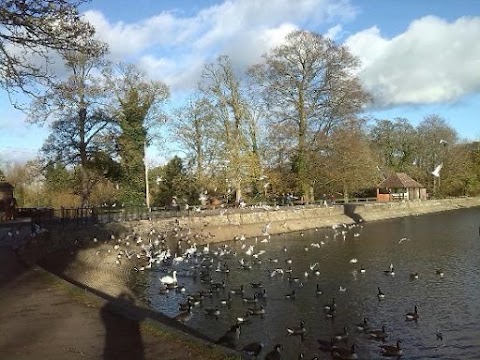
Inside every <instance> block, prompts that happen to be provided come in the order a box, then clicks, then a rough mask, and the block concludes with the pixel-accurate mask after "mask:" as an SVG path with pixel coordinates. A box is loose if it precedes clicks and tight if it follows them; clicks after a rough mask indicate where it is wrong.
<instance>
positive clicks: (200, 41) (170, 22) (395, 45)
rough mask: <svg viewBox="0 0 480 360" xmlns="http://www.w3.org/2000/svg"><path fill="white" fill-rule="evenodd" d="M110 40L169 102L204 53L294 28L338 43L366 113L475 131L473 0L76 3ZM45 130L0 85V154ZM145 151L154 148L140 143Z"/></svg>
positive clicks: (243, 49) (188, 86)
mask: <svg viewBox="0 0 480 360" xmlns="http://www.w3.org/2000/svg"><path fill="white" fill-rule="evenodd" d="M81 11H82V13H84V15H85V18H86V19H88V20H89V21H90V22H91V23H93V24H94V25H95V27H96V28H97V34H98V36H99V37H100V38H101V39H102V40H104V41H106V42H107V43H108V44H109V46H110V49H111V54H110V58H111V59H112V60H122V61H132V62H135V63H137V64H138V65H139V66H140V67H141V68H143V69H144V70H145V71H146V72H147V73H148V74H149V75H150V76H151V77H152V78H154V79H158V80H163V81H164V82H166V83H167V84H168V85H169V86H171V89H172V93H173V98H172V99H173V104H175V102H176V99H180V98H181V97H182V96H183V95H185V94H186V93H188V92H189V91H190V90H192V89H193V88H194V86H195V84H196V82H197V81H198V79H199V75H200V73H201V70H202V68H203V65H204V64H205V63H206V62H211V61H212V60H213V59H214V58H215V57H216V56H218V55H220V54H227V55H230V56H231V58H232V60H233V61H234V62H235V66H236V67H238V68H240V69H241V68H244V67H247V66H249V65H251V64H254V63H256V62H258V61H259V59H260V56H261V55H262V54H263V53H264V52H265V51H268V49H270V48H272V47H274V46H277V45H279V44H281V42H282V39H283V37H284V36H285V35H286V34H287V33H288V32H289V31H291V30H294V29H298V28H301V29H307V30H311V31H315V32H318V33H321V34H324V35H326V36H329V37H330V38H332V39H333V40H335V41H336V42H337V43H339V44H345V45H347V46H348V47H349V48H350V50H351V51H352V53H353V54H354V55H356V56H357V57H359V58H360V60H361V61H362V69H361V71H360V73H359V76H360V78H361V80H362V82H363V84H364V86H365V87H366V88H367V89H368V90H369V91H370V92H372V94H373V95H374V99H375V102H374V106H372V108H371V109H369V110H368V114H369V115H371V116H372V117H378V118H389V119H393V118H395V117H405V118H407V119H409V120H410V122H411V123H412V124H414V125H417V124H418V123H419V122H420V121H421V120H422V119H423V118H424V117H425V116H426V115H429V114H434V113H435V114H438V115H440V116H442V117H444V118H445V119H446V120H447V122H448V123H449V124H450V125H451V126H452V127H453V128H455V129H456V130H457V132H458V133H459V136H460V137H461V138H465V139H468V140H474V139H480V122H479V121H478V120H477V116H478V113H479V110H480V42H479V41H478V39H480V1H475V0H469V1H467V0H456V1H451V0H434V1H427V0H423V1H422V0H402V1H399V0H295V1H293V0H269V1H265V0H229V1H220V0H217V1H215V0H202V1H199V0H186V1H179V0H162V1H154V0H136V1H134V2H132V1H131V0H115V1H113V0H92V1H90V2H89V3H87V4H85V5H83V6H82V8H81ZM47 134H48V129H47V128H40V127H38V126H34V125H31V124H27V123H25V121H24V115H23V114H22V113H21V112H19V111H16V110H15V109H14V108H13V107H12V106H11V105H10V103H9V101H8V97H7V95H6V93H4V92H0V161H1V160H2V158H5V157H6V156H8V157H12V158H16V159H26V158H32V157H33V156H34V155H35V153H36V151H37V150H38V149H39V148H40V147H41V145H42V143H43V141H44V139H45V138H46V136H47ZM149 156H150V157H151V158H161V157H162V156H163V155H162V154H161V153H159V152H158V151H157V150H156V149H154V148H152V149H150V150H149Z"/></svg>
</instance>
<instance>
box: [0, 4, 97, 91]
mask: <svg viewBox="0 0 480 360" xmlns="http://www.w3.org/2000/svg"><path fill="white" fill-rule="evenodd" d="M84 2H85V1H84V0H5V1H2V2H1V4H0V26H1V28H2V31H0V86H1V87H3V88H5V89H8V90H12V89H15V88H20V89H21V90H22V91H25V92H27V93H30V94H33V93H34V92H35V89H34V88H32V87H31V85H35V83H36V82H37V81H40V80H47V79H48V78H49V76H50V75H51V73H50V72H49V65H50V64H51V63H50V60H51V57H52V51H53V52H55V51H62V52H65V51H77V52H82V53H89V52H92V51H95V50H96V48H95V47H91V46H90V45H91V38H92V36H93V34H94V29H93V27H92V26H91V25H90V24H88V23H87V22H85V21H83V20H82V19H81V16H80V15H79V13H78V10H77V7H78V6H79V5H80V4H82V3H84Z"/></svg>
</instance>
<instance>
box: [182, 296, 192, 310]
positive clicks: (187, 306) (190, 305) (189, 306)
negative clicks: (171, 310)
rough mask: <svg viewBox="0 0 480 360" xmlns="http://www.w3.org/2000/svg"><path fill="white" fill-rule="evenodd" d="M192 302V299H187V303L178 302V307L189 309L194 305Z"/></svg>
mask: <svg viewBox="0 0 480 360" xmlns="http://www.w3.org/2000/svg"><path fill="white" fill-rule="evenodd" d="M192 305H193V304H192V302H191V301H190V299H187V302H185V303H178V309H179V310H180V311H187V310H188V309H189V308H191V307H192Z"/></svg>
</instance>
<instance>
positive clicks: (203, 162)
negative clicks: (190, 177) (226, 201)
mask: <svg viewBox="0 0 480 360" xmlns="http://www.w3.org/2000/svg"><path fill="white" fill-rule="evenodd" d="M213 116H214V115H213V111H212V107H211V104H210V103H209V102H208V101H207V100H206V99H205V98H201V97H197V98H196V99H193V100H190V101H189V102H188V103H187V104H186V105H185V106H183V107H181V108H179V109H176V110H175V112H174V116H173V118H172V121H171V123H170V125H171V130H172V135H173V136H172V140H173V142H175V143H178V144H179V145H181V146H182V149H183V151H184V152H185V154H186V156H187V161H188V162H189V163H190V164H191V165H192V166H193V168H194V174H195V177H196V179H197V181H198V183H199V184H200V185H201V186H203V187H206V181H207V180H206V179H207V177H208V176H212V175H213V174H211V173H210V174H208V171H207V169H212V167H213V166H214V162H215V159H218V158H219V154H218V151H217V148H218V146H217V142H218V141H219V139H218V138H217V137H215V136H212V135H213V134H212V131H211V130H212V129H211V126H212V123H213V122H214V119H213Z"/></svg>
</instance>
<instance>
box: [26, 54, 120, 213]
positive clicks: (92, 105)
mask: <svg viewBox="0 0 480 360" xmlns="http://www.w3.org/2000/svg"><path fill="white" fill-rule="evenodd" d="M64 59H65V64H66V66H67V68H68V69H69V70H70V76H69V77H68V79H66V80H65V81H60V82H58V83H56V84H53V85H52V86H51V87H50V88H49V89H48V90H47V91H46V93H45V94H44V95H42V96H40V97H38V98H37V99H36V100H35V101H34V102H33V103H32V107H31V111H30V121H32V122H40V123H45V122H47V121H50V123H49V126H50V128H51V134H50V136H49V137H48V138H47V140H46V142H45V144H44V146H43V148H42V152H43V154H44V155H45V156H46V159H47V161H49V162H61V163H62V164H64V165H69V166H72V167H74V168H75V170H76V172H78V179H79V189H78V193H79V195H80V196H81V198H82V205H84V206H85V205H88V203H89V196H90V194H91V191H92V188H93V186H94V185H95V183H96V181H97V180H98V178H99V175H100V177H101V176H102V175H103V174H98V169H97V168H96V166H95V167H94V166H93V165H94V164H95V163H96V162H95V158H96V156H99V155H100V154H101V153H108V154H110V153H112V152H113V144H112V143H111V142H109V141H105V140H106V139H111V134H110V132H111V131H113V126H112V125H113V124H114V118H112V116H111V114H109V113H108V111H106V109H107V108H106V104H107V99H106V91H105V85H106V84H105V82H104V81H103V80H102V78H99V77H98V76H96V75H94V73H95V71H94V70H96V69H98V68H100V67H101V66H102V65H103V61H102V57H101V56H90V55H88V54H82V53H78V52H68V53H65V54H64ZM102 172H108V169H103V170H102Z"/></svg>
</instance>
